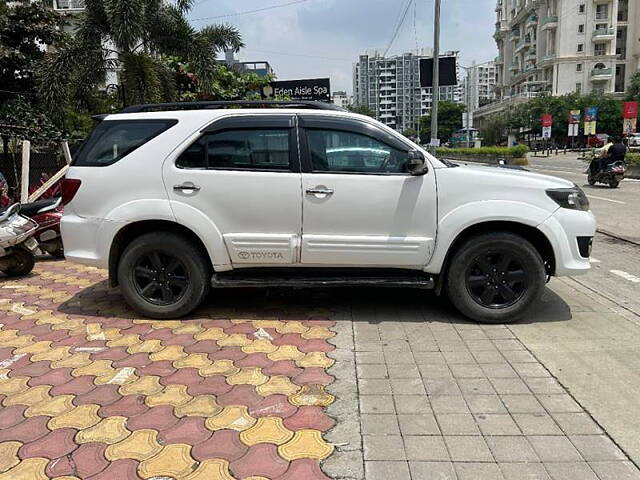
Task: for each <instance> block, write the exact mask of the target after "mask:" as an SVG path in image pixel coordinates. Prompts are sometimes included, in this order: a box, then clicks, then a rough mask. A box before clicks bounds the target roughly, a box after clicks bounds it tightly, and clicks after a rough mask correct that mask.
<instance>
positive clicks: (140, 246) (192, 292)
mask: <svg viewBox="0 0 640 480" xmlns="http://www.w3.org/2000/svg"><path fill="white" fill-rule="evenodd" d="M176 263H177V264H178V266H177V267H176V266H175V265H176ZM209 265H210V262H209V259H208V258H207V257H206V255H205V254H204V253H203V252H202V251H201V250H200V249H199V248H198V247H197V246H196V245H194V244H193V243H192V242H190V241H189V240H187V239H186V238H185V237H183V236H181V235H177V234H174V233H170V232H154V233H149V234H146V235H142V236H141V237H138V238H137V239H135V240H134V241H133V242H131V243H130V244H129V246H127V248H126V249H125V251H124V253H123V254H122V257H121V258H120V262H119V263H118V282H119V283H120V290H121V292H122V294H123V296H124V298H125V300H126V301H127V303H128V304H129V305H130V306H131V308H133V309H134V310H135V311H136V312H138V313H139V314H141V315H144V316H145V317H149V318H155V319H160V320H166V319H175V318H180V317H183V316H185V315H187V314H189V313H191V312H192V311H193V310H195V309H196V308H197V307H198V306H199V305H200V304H201V303H202V301H203V300H204V299H205V297H206V296H207V294H208V293H209V288H210V282H211V268H210V266H209ZM163 268H164V269H163ZM172 296H173V298H172Z"/></svg>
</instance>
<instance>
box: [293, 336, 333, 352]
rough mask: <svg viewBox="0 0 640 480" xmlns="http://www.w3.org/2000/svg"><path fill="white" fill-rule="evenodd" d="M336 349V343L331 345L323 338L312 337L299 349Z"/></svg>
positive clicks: (303, 350) (322, 350) (319, 350)
mask: <svg viewBox="0 0 640 480" xmlns="http://www.w3.org/2000/svg"><path fill="white" fill-rule="evenodd" d="M335 349H336V347H335V345H331V344H330V343H329V342H327V341H326V340H323V339H321V338H312V339H311V340H307V341H306V343H305V344H304V345H302V346H301V347H298V350H300V351H301V352H304V353H309V352H333V351H334V350H335Z"/></svg>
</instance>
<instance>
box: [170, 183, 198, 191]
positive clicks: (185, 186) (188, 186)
mask: <svg viewBox="0 0 640 480" xmlns="http://www.w3.org/2000/svg"><path fill="white" fill-rule="evenodd" d="M173 190H174V191H176V192H184V191H189V192H199V191H200V186H199V185H196V184H195V183H193V182H185V183H183V184H182V185H174V186H173Z"/></svg>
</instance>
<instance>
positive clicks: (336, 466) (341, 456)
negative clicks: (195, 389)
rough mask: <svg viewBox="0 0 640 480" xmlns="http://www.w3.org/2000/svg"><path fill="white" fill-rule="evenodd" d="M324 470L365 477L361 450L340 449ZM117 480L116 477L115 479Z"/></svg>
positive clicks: (337, 475)
mask: <svg viewBox="0 0 640 480" xmlns="http://www.w3.org/2000/svg"><path fill="white" fill-rule="evenodd" d="M322 471H323V472H324V473H326V474H327V475H328V476H329V477H330V478H348V479H353V480H363V479H364V463H363V459H362V452H361V451H360V450H352V451H344V450H342V449H338V450H336V451H335V452H333V454H332V455H331V456H330V457H329V458H328V459H327V460H325V461H324V462H322ZM114 480H115V479H114Z"/></svg>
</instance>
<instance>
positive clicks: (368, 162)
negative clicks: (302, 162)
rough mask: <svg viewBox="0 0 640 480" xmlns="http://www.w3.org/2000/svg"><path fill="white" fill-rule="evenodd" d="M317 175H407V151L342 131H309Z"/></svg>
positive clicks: (310, 148) (313, 165) (313, 162)
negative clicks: (341, 173)
mask: <svg viewBox="0 0 640 480" xmlns="http://www.w3.org/2000/svg"><path fill="white" fill-rule="evenodd" d="M307 139H308V142H309V153H310V155H311V164H312V168H313V171H314V172H336V173H339V172H345V173H369V174H384V173H406V172H407V160H408V155H407V152H406V151H401V150H398V149H396V148H393V147H391V146H389V145H387V144H386V143H383V142H381V141H379V140H376V139H375V138H372V137H369V136H366V135H362V134H359V133H353V132H346V131H341V130H322V129H307Z"/></svg>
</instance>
